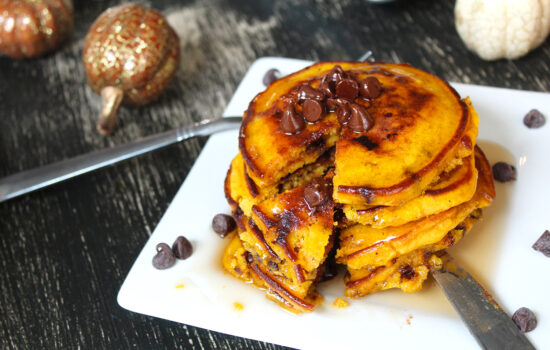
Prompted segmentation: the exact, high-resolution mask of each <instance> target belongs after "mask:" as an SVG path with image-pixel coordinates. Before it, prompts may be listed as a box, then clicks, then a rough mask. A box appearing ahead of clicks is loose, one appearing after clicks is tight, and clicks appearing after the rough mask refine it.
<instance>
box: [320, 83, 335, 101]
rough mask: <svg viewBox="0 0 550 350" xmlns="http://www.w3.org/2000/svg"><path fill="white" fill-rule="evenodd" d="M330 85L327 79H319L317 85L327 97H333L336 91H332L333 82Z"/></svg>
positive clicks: (333, 88)
mask: <svg viewBox="0 0 550 350" xmlns="http://www.w3.org/2000/svg"><path fill="white" fill-rule="evenodd" d="M332 85H333V86H332V87H331V84H330V83H329V82H328V81H321V84H320V85H319V91H321V92H322V93H323V94H325V96H327V97H335V96H336V92H335V91H334V90H335V87H334V83H332Z"/></svg>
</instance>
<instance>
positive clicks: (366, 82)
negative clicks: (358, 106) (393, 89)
mask: <svg viewBox="0 0 550 350" xmlns="http://www.w3.org/2000/svg"><path fill="white" fill-rule="evenodd" d="M359 90H360V92H361V96H363V97H366V98H377V97H378V96H380V91H381V90H382V85H381V84H380V81H379V80H378V79H376V78H375V77H367V78H365V79H363V80H361V83H360V84H359Z"/></svg>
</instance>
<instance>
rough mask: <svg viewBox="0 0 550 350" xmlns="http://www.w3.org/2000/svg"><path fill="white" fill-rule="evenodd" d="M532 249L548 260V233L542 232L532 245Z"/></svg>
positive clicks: (549, 252) (549, 244)
mask: <svg viewBox="0 0 550 350" xmlns="http://www.w3.org/2000/svg"><path fill="white" fill-rule="evenodd" d="M533 249H534V250H536V251H539V252H541V253H542V254H544V255H546V256H547V257H549V258H550V231H548V230H546V231H544V233H543V234H542V235H541V236H540V237H539V239H537V241H536V242H535V244H533Z"/></svg>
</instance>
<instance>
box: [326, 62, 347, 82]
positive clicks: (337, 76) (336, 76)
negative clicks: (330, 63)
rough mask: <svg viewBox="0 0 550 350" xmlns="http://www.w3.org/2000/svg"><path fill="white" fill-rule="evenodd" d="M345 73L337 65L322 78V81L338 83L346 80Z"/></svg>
mask: <svg viewBox="0 0 550 350" xmlns="http://www.w3.org/2000/svg"><path fill="white" fill-rule="evenodd" d="M347 77H348V76H347V74H346V72H344V70H343V69H342V66H340V65H339V64H337V65H335V66H334V67H332V69H331V70H330V71H329V72H328V73H327V74H326V75H325V76H324V77H323V80H325V81H327V82H334V83H338V82H339V81H340V80H342V79H345V78H347Z"/></svg>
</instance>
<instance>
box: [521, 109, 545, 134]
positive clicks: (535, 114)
mask: <svg viewBox="0 0 550 350" xmlns="http://www.w3.org/2000/svg"><path fill="white" fill-rule="evenodd" d="M545 123H546V118H545V117H544V115H543V114H542V113H541V112H540V111H539V110H538V109H532V110H530V111H529V113H527V114H526V115H525V117H524V118H523V124H525V126H526V127H528V128H529V129H537V128H540V127H541V126H543V125H544V124H545Z"/></svg>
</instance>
